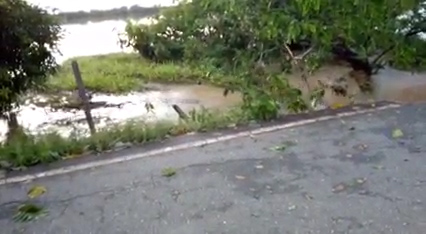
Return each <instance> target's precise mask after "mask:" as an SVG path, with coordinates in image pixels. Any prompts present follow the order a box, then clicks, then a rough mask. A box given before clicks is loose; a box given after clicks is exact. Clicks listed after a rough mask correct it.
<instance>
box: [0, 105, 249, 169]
mask: <svg viewBox="0 0 426 234" xmlns="http://www.w3.org/2000/svg"><path fill="white" fill-rule="evenodd" d="M244 116H245V115H243V113H242V112H241V111H240V109H234V110H232V111H230V112H224V113H221V114H218V113H217V112H214V113H213V111H209V110H206V109H204V110H201V111H197V112H196V111H193V112H192V113H190V115H189V117H190V118H189V120H187V121H185V122H183V121H182V122H179V123H178V124H175V123H172V122H158V123H154V124H152V123H150V124H147V123H142V122H136V121H130V122H127V123H125V124H122V125H116V126H113V127H110V128H108V129H102V130H99V131H98V132H97V133H96V134H95V135H93V136H90V137H86V138H81V137H80V138H77V137H69V138H64V137H61V136H60V135H59V134H57V133H54V132H53V133H48V134H41V135H20V136H15V137H14V138H13V139H12V140H11V141H10V142H8V143H7V144H3V145H1V146H0V161H3V162H5V163H3V164H4V165H9V167H10V168H6V169H12V168H19V167H28V166H33V165H36V164H40V163H50V162H53V161H57V160H61V159H66V158H72V157H76V156H79V155H82V154H84V153H100V152H105V151H108V150H112V149H116V148H119V147H118V146H122V145H123V144H132V145H133V144H141V143H146V142H153V141H159V140H163V139H166V138H168V137H172V136H177V135H182V134H185V133H189V132H203V131H208V130H213V129H220V128H226V127H228V126H229V125H232V124H243V123H247V121H248V119H246V118H245V117H244Z"/></svg>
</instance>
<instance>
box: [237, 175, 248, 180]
mask: <svg viewBox="0 0 426 234" xmlns="http://www.w3.org/2000/svg"><path fill="white" fill-rule="evenodd" d="M235 178H236V179H237V180H244V179H245V178H246V177H245V176H240V175H236V176H235Z"/></svg>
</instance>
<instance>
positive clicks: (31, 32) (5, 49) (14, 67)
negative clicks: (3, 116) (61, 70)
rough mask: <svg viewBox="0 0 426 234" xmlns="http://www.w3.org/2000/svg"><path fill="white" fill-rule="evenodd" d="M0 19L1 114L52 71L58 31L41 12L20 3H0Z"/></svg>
mask: <svg viewBox="0 0 426 234" xmlns="http://www.w3.org/2000/svg"><path fill="white" fill-rule="evenodd" d="M0 16H1V17H0V33H1V36H0V113H5V112H8V111H10V110H11V108H12V107H13V104H15V103H16V101H17V99H18V97H19V95H20V94H22V93H24V92H26V91H27V90H29V89H31V88H33V87H35V86H36V85H37V84H40V83H41V82H43V81H44V80H45V78H46V77H47V75H48V74H49V73H50V72H52V71H54V68H55V67H56V62H55V59H54V57H53V56H52V52H53V51H54V50H56V43H57V41H58V40H59V37H60V33H61V30H60V27H59V25H58V24H57V22H56V20H55V19H54V18H53V17H52V16H50V15H49V14H48V13H47V12H46V11H45V10H42V9H40V8H38V7H36V6H32V5H29V4H28V3H26V1H24V0H0Z"/></svg>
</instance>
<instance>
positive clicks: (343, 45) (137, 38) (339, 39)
mask: <svg viewBox="0 0 426 234" xmlns="http://www.w3.org/2000/svg"><path fill="white" fill-rule="evenodd" d="M425 5H426V3H423V2H422V1H412V0H386V1H384V0H380V1H354V0H340V1H334V0H322V1H318V0H240V1H217V0H192V1H191V2H190V3H189V2H182V3H180V4H179V6H177V7H175V8H173V9H167V10H166V11H163V12H162V15H161V16H158V17H157V20H158V23H156V24H154V25H148V26H147V25H143V26H141V25H136V24H133V23H130V22H129V24H128V26H127V29H126V32H127V38H126V40H124V41H123V42H124V43H125V44H126V45H127V46H132V47H133V48H134V49H136V50H137V51H139V53H140V54H141V55H142V56H144V57H146V58H149V59H151V60H154V61H157V62H164V61H170V60H172V61H176V60H180V61H187V62H190V63H209V64H211V65H214V66H215V67H217V68H219V69H223V70H226V71H229V72H231V73H236V74H238V76H235V77H236V78H235V82H236V84H235V85H234V86H235V87H236V88H238V89H239V90H240V91H242V92H243V93H244V95H245V96H246V98H245V101H246V102H252V101H253V102H256V104H253V103H246V104H247V105H245V106H246V107H250V108H251V109H253V108H254V107H255V108H258V109H257V110H256V111H255V112H256V113H259V112H265V111H269V112H270V113H269V114H266V115H264V114H261V115H259V114H255V115H257V116H264V117H265V116H275V115H276V113H277V108H281V107H282V106H283V103H284V104H285V105H284V106H285V107H286V108H287V109H289V108H290V109H293V110H294V111H300V110H305V109H306V108H307V107H308V105H307V104H306V103H301V102H303V100H302V99H301V98H300V97H298V96H300V94H301V92H299V91H298V90H294V89H292V88H291V87H289V86H288V84H287V83H286V82H285V81H282V79H285V77H283V76H282V73H283V72H284V71H290V70H292V69H294V68H295V67H294V62H295V61H296V60H295V58H296V57H295V56H296V55H304V56H301V59H297V61H299V65H300V66H298V68H300V69H302V70H303V71H304V72H309V71H310V70H312V69H315V68H317V67H318V66H320V65H321V63H324V62H327V61H330V60H332V59H335V58H337V59H339V60H343V61H346V62H347V63H349V64H350V65H351V66H352V68H353V69H354V70H361V71H363V72H365V73H366V74H367V75H371V74H372V73H373V72H375V71H376V70H377V69H378V68H380V66H381V65H382V63H387V62H388V61H391V60H392V61H394V62H395V63H398V64H405V65H404V66H407V65H408V66H410V65H413V64H422V62H421V61H419V59H415V58H416V57H418V55H422V53H424V49H423V52H421V50H419V48H422V46H424V45H425V44H424V43H417V44H416V43H412V37H415V36H416V35H417V34H418V33H419V32H422V31H423V32H425V31H426V25H425V15H424V14H423V15H422V14H420V13H419V12H420V11H419V9H421V8H424V7H425ZM409 11H412V12H414V14H412V15H410V16H408V17H405V18H400V17H398V16H401V15H403V14H404V13H406V12H409ZM402 29H405V30H402ZM396 32H399V33H396ZM413 46H414V47H413ZM384 55H387V56H384ZM374 56H377V59H375V60H374V61H371V60H370V58H371V57H374ZM425 59H426V58H424V57H421V58H420V60H423V61H424V60H425ZM273 65H274V66H276V65H277V66H278V69H275V70H274V71H271V70H270V69H266V68H270V67H271V66H273ZM277 76H279V77H278V78H277ZM289 95H290V96H289ZM257 96H258V97H259V98H258V97H257ZM259 100H262V101H261V102H262V103H260V101H259ZM289 100H292V101H289ZM268 118H269V117H268Z"/></svg>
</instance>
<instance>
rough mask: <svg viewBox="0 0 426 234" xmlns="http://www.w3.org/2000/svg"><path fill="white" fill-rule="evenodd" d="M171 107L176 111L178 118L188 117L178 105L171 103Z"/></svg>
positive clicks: (184, 118)
mask: <svg viewBox="0 0 426 234" xmlns="http://www.w3.org/2000/svg"><path fill="white" fill-rule="evenodd" d="M172 107H173V109H174V110H175V111H176V112H177V113H178V115H179V118H181V119H183V120H187V119H188V115H187V114H186V113H185V112H184V111H183V110H182V109H181V108H180V107H179V106H178V105H176V104H173V105H172Z"/></svg>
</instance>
